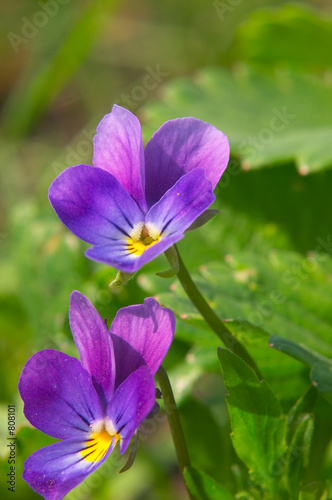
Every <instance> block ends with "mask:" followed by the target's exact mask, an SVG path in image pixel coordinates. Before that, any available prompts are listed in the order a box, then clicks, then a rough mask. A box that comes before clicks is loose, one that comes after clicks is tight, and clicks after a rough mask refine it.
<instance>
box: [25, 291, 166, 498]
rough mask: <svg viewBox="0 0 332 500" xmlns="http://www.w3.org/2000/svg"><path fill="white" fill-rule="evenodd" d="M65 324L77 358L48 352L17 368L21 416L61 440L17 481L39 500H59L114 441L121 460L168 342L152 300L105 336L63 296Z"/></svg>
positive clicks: (101, 326)
mask: <svg viewBox="0 0 332 500" xmlns="http://www.w3.org/2000/svg"><path fill="white" fill-rule="evenodd" d="M69 322H70V327H71V330H72V333H73V337H74V341H75V343H76V346H77V349H78V352H79V355H80V360H81V362H79V361H78V360H77V359H76V358H72V357H70V356H67V355H66V354H64V353H62V352H59V351H55V350H43V351H40V352H37V353H36V354H34V355H33V356H32V357H31V358H30V359H29V360H28V361H27V363H26V364H25V366H24V368H23V371H22V374H21V377H20V380H19V391H20V394H21V397H22V399H23V401H24V414H25V416H26V418H27V419H28V420H29V422H30V423H31V424H32V425H33V426H35V427H37V429H39V430H41V431H42V432H45V433H46V434H49V435H50V436H52V437H54V438H57V439H61V440H62V441H59V442H56V443H54V444H51V445H50V446H46V447H45V448H42V449H40V450H38V451H36V452H35V453H33V454H32V455H31V456H30V457H29V458H28V459H27V460H26V461H25V464H24V472H23V479H24V480H25V481H26V482H27V483H28V484H29V485H30V486H31V488H33V489H34V490H35V491H36V492H37V493H39V494H40V495H42V496H43V497H44V498H46V499H47V500H60V499H61V498H63V497H64V496H65V495H66V494H67V493H68V492H69V491H70V490H71V489H72V488H74V487H75V486H77V485H78V484H80V483H81V482H82V481H83V480H84V479H85V478H86V477H87V476H88V475H89V474H91V472H93V471H94V470H95V469H97V467H99V466H100V465H101V464H102V463H103V462H104V461H105V460H106V458H107V457H108V455H109V454H110V453H111V452H112V451H113V449H114V447H115V445H116V443H117V442H119V444H120V452H121V454H123V453H124V452H125V451H126V449H127V447H128V445H129V442H130V439H131V438H132V436H133V435H134V433H135V431H136V430H137V429H138V427H139V425H140V424H141V423H142V421H143V420H144V419H145V417H146V416H147V415H148V414H149V413H150V411H151V410H152V409H153V407H154V404H155V384H154V378H153V374H155V373H156V371H157V369H158V368H159V366H160V364H161V362H162V360H163V358H164V357H165V355H166V353H167V351H168V348H169V346H170V344H171V342H172V339H173V335H174V330H175V319H174V314H173V313H172V311H170V310H169V309H164V308H163V307H161V306H160V305H159V304H158V303H157V302H156V301H155V300H154V299H153V298H147V299H145V300H144V304H143V305H134V306H129V307H124V308H123V309H120V310H119V311H118V312H117V314H116V316H115V319H114V321H113V323H112V325H111V329H110V332H109V331H108V329H107V326H106V325H105V323H104V321H103V320H102V318H101V317H100V315H99V314H98V312H97V311H96V309H95V308H94V307H93V305H92V304H91V302H90V301H89V300H88V299H87V298H86V297H84V295H82V294H80V293H79V292H77V291H74V292H73V293H72V294H71V297H70V306H69Z"/></svg>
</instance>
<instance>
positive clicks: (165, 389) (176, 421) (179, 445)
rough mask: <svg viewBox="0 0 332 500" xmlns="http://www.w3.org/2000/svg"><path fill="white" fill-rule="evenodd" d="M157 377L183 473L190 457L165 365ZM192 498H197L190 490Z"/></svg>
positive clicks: (188, 464)
mask: <svg viewBox="0 0 332 500" xmlns="http://www.w3.org/2000/svg"><path fill="white" fill-rule="evenodd" d="M157 379H158V382H159V385H160V390H161V392H162V395H163V401H164V404H165V410H166V415H167V418H168V423H169V427H170V429H171V434H172V438H173V443H174V447H175V451H176V455H177V459H178V464H179V467H180V470H181V472H182V474H183V472H184V469H185V468H186V467H189V466H190V458H189V454H188V450H187V445H186V441H185V439H184V434H183V430H182V425H181V421H180V416H179V412H178V409H177V406H176V402H175V399H174V394H173V390H172V386H171V383H170V381H169V378H168V375H167V373H166V371H165V369H164V367H163V366H161V367H160V368H159V370H158V371H157ZM188 493H189V497H190V498H191V500H195V499H194V497H193V496H192V495H191V493H190V492H189V491H188Z"/></svg>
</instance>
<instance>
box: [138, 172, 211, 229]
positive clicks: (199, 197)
mask: <svg viewBox="0 0 332 500" xmlns="http://www.w3.org/2000/svg"><path fill="white" fill-rule="evenodd" d="M214 199H215V196H214V194H213V191H212V185H211V182H210V180H209V179H208V178H207V177H206V175H205V170H204V169H203V168H196V169H195V170H192V171H191V172H188V173H187V174H185V175H183V176H182V177H181V178H180V179H179V180H178V181H177V182H176V184H175V185H174V186H173V187H172V188H171V189H169V190H168V191H167V193H166V194H164V196H163V197H162V198H161V200H160V201H158V203H156V204H155V205H154V206H153V207H152V208H151V209H150V210H149V212H148V213H147V215H146V225H149V224H150V225H152V226H153V227H154V228H155V230H156V231H158V232H160V234H161V236H162V237H163V235H169V236H172V235H173V234H178V233H180V234H182V233H184V231H185V230H186V229H187V228H188V227H189V226H190V225H191V224H192V223H193V222H194V221H195V220H196V218H197V217H198V216H199V215H200V214H201V213H203V212H204V210H206V209H207V208H208V207H209V206H210V205H211V203H212V202H213V201H214Z"/></svg>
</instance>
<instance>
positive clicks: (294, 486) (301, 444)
mask: <svg viewBox="0 0 332 500" xmlns="http://www.w3.org/2000/svg"><path fill="white" fill-rule="evenodd" d="M313 430H314V417H313V415H305V416H303V418H302V419H301V422H300V424H299V426H298V428H297V429H296V432H295V434H294V437H293V439H292V441H291V443H290V446H289V447H288V450H287V455H286V457H285V463H286V471H285V474H286V475H287V480H288V487H289V491H290V493H291V495H292V496H291V498H297V497H298V494H299V489H300V487H301V485H302V484H303V478H304V474H305V469H306V468H307V467H308V464H309V456H310V449H311V441H312V435H313Z"/></svg>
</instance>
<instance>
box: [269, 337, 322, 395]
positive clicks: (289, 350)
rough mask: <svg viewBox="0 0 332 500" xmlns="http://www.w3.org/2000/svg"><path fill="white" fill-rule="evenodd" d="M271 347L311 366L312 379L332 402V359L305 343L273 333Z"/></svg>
mask: <svg viewBox="0 0 332 500" xmlns="http://www.w3.org/2000/svg"><path fill="white" fill-rule="evenodd" d="M269 345H270V347H273V348H274V349H277V350H278V351H281V352H283V353H285V354H288V356H291V357H292V358H295V359H297V360H298V361H300V362H301V363H304V364H307V365H309V366H310V367H311V381H312V383H313V385H314V387H316V389H317V390H318V391H319V392H320V393H321V394H322V396H324V397H325V399H327V401H329V402H330V403H331V404H332V360H331V359H329V358H327V357H325V356H323V355H322V354H319V353H317V352H315V351H313V350H311V349H309V348H307V347H305V346H304V345H301V344H296V343H295V342H292V341H291V340H288V339H285V338H282V337H278V336H277V335H271V337H270V339H269Z"/></svg>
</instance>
